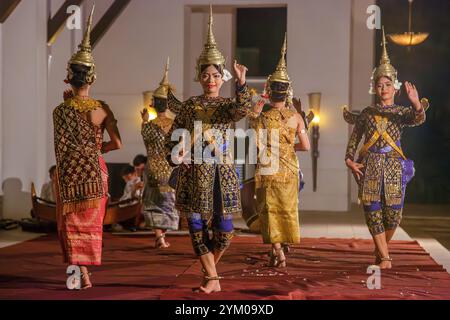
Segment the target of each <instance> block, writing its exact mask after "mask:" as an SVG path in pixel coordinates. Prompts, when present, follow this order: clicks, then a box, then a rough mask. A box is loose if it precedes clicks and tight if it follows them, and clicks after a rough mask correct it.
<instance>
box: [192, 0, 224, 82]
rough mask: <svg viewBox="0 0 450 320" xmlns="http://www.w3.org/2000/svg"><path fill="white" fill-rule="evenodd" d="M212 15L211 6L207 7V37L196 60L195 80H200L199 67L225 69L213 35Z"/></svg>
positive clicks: (222, 57)
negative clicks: (212, 65) (220, 67)
mask: <svg viewBox="0 0 450 320" xmlns="http://www.w3.org/2000/svg"><path fill="white" fill-rule="evenodd" d="M213 24H214V20H213V14H212V5H210V6H209V22H208V35H207V38H206V43H205V46H204V48H203V51H202V53H201V54H200V56H199V57H198V59H197V75H196V80H197V81H198V80H199V79H200V74H201V67H202V66H205V65H211V64H215V65H219V66H222V67H225V58H224V56H223V55H222V53H221V52H220V51H219V49H218V47H217V43H216V38H215V37H214V33H213Z"/></svg>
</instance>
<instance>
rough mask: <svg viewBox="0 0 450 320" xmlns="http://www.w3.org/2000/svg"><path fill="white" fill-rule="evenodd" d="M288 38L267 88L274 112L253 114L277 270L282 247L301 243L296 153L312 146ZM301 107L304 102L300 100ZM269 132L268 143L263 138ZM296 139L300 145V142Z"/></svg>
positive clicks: (261, 207) (258, 177)
mask: <svg viewBox="0 0 450 320" xmlns="http://www.w3.org/2000/svg"><path fill="white" fill-rule="evenodd" d="M286 50H287V39H286V37H285V40H284V44H283V48H282V51H281V59H280V61H279V63H278V66H277V68H276V70H275V72H274V73H273V74H272V75H271V76H270V77H269V79H268V82H267V85H266V88H267V91H268V97H269V99H270V102H271V108H270V109H269V110H268V111H265V112H261V111H262V105H259V107H258V106H257V107H255V109H254V112H253V113H252V114H251V118H252V121H251V123H252V127H253V128H254V129H255V130H256V131H257V134H258V139H257V146H258V164H257V168H256V174H255V182H256V192H255V193H256V202H257V211H258V214H259V218H260V221H261V233H262V236H263V241H264V243H267V244H272V250H271V251H270V257H271V259H270V263H269V265H270V266H272V267H285V266H286V257H285V255H284V251H283V248H282V244H290V243H292V244H294V243H299V242H300V226H299V216H298V193H299V163H298V159H297V155H296V151H308V150H309V148H310V144H309V139H308V135H307V129H306V125H305V121H304V119H303V118H302V116H301V115H300V114H299V113H297V111H296V110H295V109H293V108H290V103H291V101H292V83H291V81H290V79H289V76H288V73H287V66H286V59H285V55H286ZM295 103H297V104H298V103H299V101H297V100H296V101H295ZM266 133H267V139H263V136H264V134H266ZM296 137H298V138H299V142H298V143H295V139H296Z"/></svg>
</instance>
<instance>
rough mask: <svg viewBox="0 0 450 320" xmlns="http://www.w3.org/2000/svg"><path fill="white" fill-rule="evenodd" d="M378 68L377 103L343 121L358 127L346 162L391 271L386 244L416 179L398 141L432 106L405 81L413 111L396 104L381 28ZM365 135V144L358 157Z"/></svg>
mask: <svg viewBox="0 0 450 320" xmlns="http://www.w3.org/2000/svg"><path fill="white" fill-rule="evenodd" d="M382 47H383V50H382V55H381V60H380V65H379V66H378V67H377V68H375V70H374V71H373V74H372V78H371V85H370V93H371V94H376V96H377V100H378V102H377V104H376V105H374V106H370V107H367V108H365V109H364V110H363V111H362V112H361V113H355V112H350V111H349V110H348V109H347V108H344V119H345V120H346V121H347V122H348V123H350V124H353V125H355V127H354V129H353V132H352V134H351V136H350V140H349V142H348V146H347V152H346V155H345V163H346V165H347V166H348V168H349V169H350V170H352V172H353V175H354V177H355V179H356V181H357V183H358V186H359V199H360V201H362V203H363V205H364V212H365V217H366V222H367V226H368V228H369V230H370V233H371V234H372V237H373V240H374V243H375V246H376V249H375V256H376V262H375V263H376V264H378V265H379V266H380V268H382V269H385V268H391V267H392V258H391V257H390V255H389V249H388V243H389V241H390V240H391V239H392V237H393V236H394V233H395V230H396V228H397V227H398V225H399V224H400V221H401V218H402V210H403V203H404V197H405V190H406V185H407V183H408V182H409V181H410V180H411V179H412V177H413V176H414V163H413V162H412V161H411V160H409V159H407V158H406V156H405V154H404V152H403V150H402V147H401V143H400V139H401V134H402V131H403V128H404V127H413V126H418V125H421V124H422V123H424V122H425V111H426V109H427V108H428V101H427V100H426V99H422V100H420V99H419V93H418V92H417V89H416V87H415V86H414V85H413V84H411V83H409V82H406V83H405V87H406V93H407V95H408V98H409V100H410V101H411V104H412V106H411V107H403V106H399V105H397V104H395V102H394V98H395V94H396V93H397V92H398V91H399V90H400V88H401V85H402V84H401V83H400V82H399V80H398V75H397V70H395V68H394V67H393V66H392V65H391V61H390V59H389V55H388V52H387V49H386V37H385V34H384V28H383V41H382ZM363 136H364V145H363V146H362V148H361V149H360V150H359V156H358V158H357V160H356V161H355V154H356V151H357V148H358V145H359V142H360V141H361V139H362V137H363Z"/></svg>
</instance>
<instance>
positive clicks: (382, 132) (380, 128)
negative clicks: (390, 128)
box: [359, 115, 406, 160]
mask: <svg viewBox="0 0 450 320" xmlns="http://www.w3.org/2000/svg"><path fill="white" fill-rule="evenodd" d="M374 118H375V122H376V124H377V131H376V132H375V133H374V134H373V135H372V137H371V138H370V139H369V141H368V142H367V143H366V144H364V145H363V146H362V148H361V151H360V152H359V153H360V155H361V156H365V155H366V154H367V152H368V151H369V149H370V148H371V147H372V146H373V145H374V144H375V143H376V142H377V141H378V139H379V138H380V137H382V138H383V139H384V141H386V142H387V143H388V144H389V146H390V147H391V148H392V149H394V150H395V151H397V152H398V154H400V155H401V156H402V158H403V159H404V160H406V156H405V154H404V153H403V150H402V149H401V148H400V147H399V146H397V144H396V143H395V141H394V139H392V137H391V136H390V135H389V133H388V132H387V130H386V129H387V118H386V117H382V116H378V115H377V116H374Z"/></svg>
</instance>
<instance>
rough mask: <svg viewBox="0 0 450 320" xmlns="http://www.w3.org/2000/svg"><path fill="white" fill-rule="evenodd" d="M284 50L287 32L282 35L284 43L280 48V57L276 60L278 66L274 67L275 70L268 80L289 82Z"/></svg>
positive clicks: (285, 49)
mask: <svg viewBox="0 0 450 320" xmlns="http://www.w3.org/2000/svg"><path fill="white" fill-rule="evenodd" d="M286 52H287V34H285V35H284V43H283V47H282V48H281V58H280V61H279V62H278V66H277V68H276V69H275V72H274V73H273V74H272V75H271V76H270V77H269V82H284V83H291V80H290V79H289V75H288V73H287V64H286Z"/></svg>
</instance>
